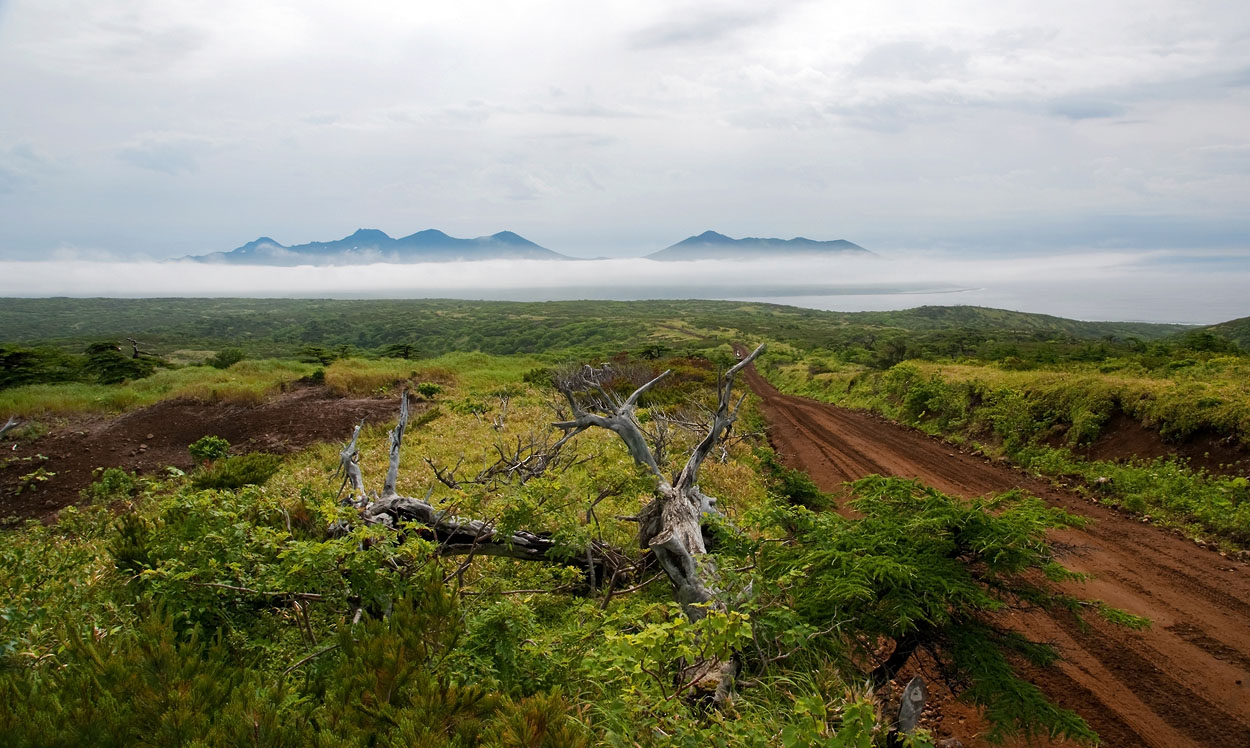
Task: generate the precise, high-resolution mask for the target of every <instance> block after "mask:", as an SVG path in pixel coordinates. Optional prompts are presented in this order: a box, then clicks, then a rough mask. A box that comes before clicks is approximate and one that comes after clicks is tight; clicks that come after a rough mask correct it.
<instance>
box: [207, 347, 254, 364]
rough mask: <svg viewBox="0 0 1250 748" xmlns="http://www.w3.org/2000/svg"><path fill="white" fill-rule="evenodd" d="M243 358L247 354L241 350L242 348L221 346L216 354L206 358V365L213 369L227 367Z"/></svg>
mask: <svg viewBox="0 0 1250 748" xmlns="http://www.w3.org/2000/svg"><path fill="white" fill-rule="evenodd" d="M245 358H247V354H246V353H244V352H243V349H242V348H223V349H222V350H220V351H218V352H217V355H215V356H213V357H212V358H210V359H209V360H208V365H209V366H211V367H213V368H214V369H229V368H230V367H231V366H234V365H235V364H237V363H239V362H240V361H242V360H243V359H245Z"/></svg>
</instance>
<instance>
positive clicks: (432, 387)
mask: <svg viewBox="0 0 1250 748" xmlns="http://www.w3.org/2000/svg"><path fill="white" fill-rule="evenodd" d="M414 389H415V390H416V392H417V394H418V395H420V396H421V397H423V398H425V399H426V400H433V399H434V396H435V395H437V394H439V393H440V392H442V391H443V388H442V386H441V385H438V384H435V383H434V382H421V383H419V384H418V385H417V386H416V387H415V388H414Z"/></svg>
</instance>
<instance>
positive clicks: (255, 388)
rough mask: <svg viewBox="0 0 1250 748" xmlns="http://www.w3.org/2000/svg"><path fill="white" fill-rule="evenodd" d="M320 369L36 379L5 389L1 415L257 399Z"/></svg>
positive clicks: (260, 364) (272, 364)
mask: <svg viewBox="0 0 1250 748" xmlns="http://www.w3.org/2000/svg"><path fill="white" fill-rule="evenodd" d="M314 369H315V367H314V366H312V365H310V364H303V363H299V362H297V361H289V360H275V359H264V360H259V361H240V362H239V363H237V364H235V365H234V366H231V367H230V368H229V369H214V368H212V367H208V366H190V367H186V368H182V369H162V370H160V371H158V372H156V373H155V374H153V375H152V376H150V377H147V378H145V379H139V380H135V381H133V382H125V383H123V384H114V385H103V384H86V383H82V382H71V383H65V384H35V385H27V386H25V387H14V388H12V389H8V390H4V391H0V415H4V416H9V415H16V416H18V417H20V418H39V417H48V416H66V415H71V414H75V413H118V412H122V411H126V410H131V409H134V408H141V407H144V406H146V405H151V404H153V403H156V402H159V401H161V400H172V399H178V398H189V399H192V400H199V401H202V402H231V403H255V402H259V401H261V400H263V399H264V398H265V397H266V396H267V395H269V394H271V393H273V392H275V391H277V390H279V389H281V387H282V385H284V384H286V383H289V382H292V381H294V380H296V379H299V378H301V377H305V376H308V375H309V374H311V373H312V372H313V370H314Z"/></svg>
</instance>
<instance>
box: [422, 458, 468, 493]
mask: <svg viewBox="0 0 1250 748" xmlns="http://www.w3.org/2000/svg"><path fill="white" fill-rule="evenodd" d="M423 459H424V460H425V464H426V465H429V466H430V469H431V470H433V471H434V477H435V478H437V479H438V482H439V483H442V484H443V485H444V486H447V487H448V488H450V489H451V490H453V491H459V490H460V481H458V480H456V471H457V470H459V469H460V465H461V463H463V462H464V455H461V456H460V458H459V459H458V460H456V464H455V466H454V467H452V469H451V470H447V471H444V470H442V469H441V468H439V466H438V465H435V464H434V461H433V460H431V459H430V458H429V457H425V458H423Z"/></svg>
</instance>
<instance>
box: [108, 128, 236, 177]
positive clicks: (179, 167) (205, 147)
mask: <svg viewBox="0 0 1250 748" xmlns="http://www.w3.org/2000/svg"><path fill="white" fill-rule="evenodd" d="M211 149H212V144H211V143H210V142H209V141H207V140H205V139H203V138H196V137H190V136H185V135H168V134H157V135H148V136H145V137H143V138H140V139H139V140H138V141H136V142H134V143H132V144H130V145H127V146H124V147H122V148H121V149H120V150H118V152H117V157H118V158H119V159H121V160H122V161H124V162H126V163H128V164H130V165H131V166H137V167H139V168H141V169H148V170H151V171H155V172H160V173H162V174H169V175H170V176H178V175H179V174H182V173H184V172H185V173H188V174H190V173H194V172H195V171H197V170H198V169H199V158H200V156H202V155H203V154H204V153H206V152H208V151H209V150H211Z"/></svg>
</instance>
